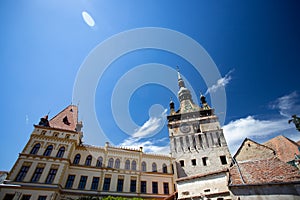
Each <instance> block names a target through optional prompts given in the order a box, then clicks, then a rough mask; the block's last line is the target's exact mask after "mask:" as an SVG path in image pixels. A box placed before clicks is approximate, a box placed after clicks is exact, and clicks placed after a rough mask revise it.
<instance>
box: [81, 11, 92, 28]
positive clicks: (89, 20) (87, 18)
mask: <svg viewBox="0 0 300 200" xmlns="http://www.w3.org/2000/svg"><path fill="white" fill-rule="evenodd" d="M81 14H82V18H83V20H84V21H85V23H86V24H87V25H89V26H90V27H93V26H95V21H94V19H93V18H92V16H91V15H90V14H89V13H87V12H86V11H83V12H82V13H81Z"/></svg>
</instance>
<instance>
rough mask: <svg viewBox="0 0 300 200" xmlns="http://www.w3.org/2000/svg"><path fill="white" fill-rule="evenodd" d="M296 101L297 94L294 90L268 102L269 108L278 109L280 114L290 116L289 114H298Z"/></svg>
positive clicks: (299, 110)
mask: <svg viewBox="0 0 300 200" xmlns="http://www.w3.org/2000/svg"><path fill="white" fill-rule="evenodd" d="M298 103H299V94H298V93H297V92H296V91H294V92H292V93H290V94H288V95H284V96H282V97H279V98H278V99H276V100H275V101H273V102H272V103H270V108H271V109H278V111H279V113H280V115H282V116H284V117H291V115H294V114H300V105H297V104H298Z"/></svg>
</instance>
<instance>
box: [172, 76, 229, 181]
mask: <svg viewBox="0 0 300 200" xmlns="http://www.w3.org/2000/svg"><path fill="white" fill-rule="evenodd" d="M178 85H179V91H178V99H179V102H180V108H179V109H178V110H177V111H176V110H175V106H174V102H173V101H171V102H170V115H169V116H168V129H169V138H170V148H171V155H172V157H173V158H175V168H176V170H175V176H177V177H176V178H179V179H180V178H185V177H186V178H187V177H192V176H198V175H201V174H211V173H215V172H218V171H222V170H226V169H228V167H229V165H230V163H231V155H230V153H229V150H228V147H227V143H226V140H225V137H224V134H223V130H222V128H221V126H220V123H219V121H218V117H217V116H216V115H215V113H214V109H212V108H210V106H209V105H208V103H207V102H206V99H205V97H204V96H203V95H201V97H200V100H201V105H197V104H195V103H194V102H193V100H192V96H191V92H190V91H189V89H187V88H186V87H185V84H184V81H183V79H182V77H181V75H180V73H179V72H178Z"/></svg>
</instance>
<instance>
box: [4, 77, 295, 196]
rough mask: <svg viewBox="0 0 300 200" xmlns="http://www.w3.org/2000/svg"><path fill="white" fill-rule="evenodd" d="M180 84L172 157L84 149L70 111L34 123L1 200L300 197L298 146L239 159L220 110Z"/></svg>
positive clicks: (278, 142)
mask: <svg viewBox="0 0 300 200" xmlns="http://www.w3.org/2000/svg"><path fill="white" fill-rule="evenodd" d="M178 85H179V92H178V99H179V102H180V105H179V106H180V107H179V109H177V111H176V110H175V105H174V102H172V101H171V102H170V114H169V116H167V119H168V130H169V138H170V151H171V155H169V156H167V155H156V154H149V153H144V152H143V149H142V148H141V147H140V148H139V149H128V148H122V147H114V146H111V145H110V144H109V143H106V144H105V146H104V147H97V146H91V145H86V144H83V143H82V137H83V132H82V131H81V129H82V123H81V122H80V121H78V110H77V109H78V108H77V107H76V106H74V105H70V106H68V107H67V108H65V109H64V110H63V111H61V112H60V113H58V114H57V115H56V116H54V117H53V118H52V119H51V120H48V116H45V117H43V118H41V120H40V122H39V123H38V125H34V130H33V132H32V133H31V135H30V138H29V140H28V142H27V144H26V145H25V147H24V149H23V150H22V152H21V153H20V154H19V157H18V159H17V161H16V162H15V164H14V166H13V167H12V169H11V171H10V172H9V173H8V176H7V179H8V180H9V181H6V182H4V184H2V182H3V180H2V179H5V178H6V175H5V174H4V176H3V172H1V173H0V200H60V199H62V200H67V199H68V200H72V199H74V200H75V199H78V198H80V197H100V198H101V197H105V196H109V195H111V196H121V197H127V198H132V197H140V198H143V199H166V200H171V199H193V200H198V199H199V200H200V199H210V200H225V199H227V200H229V199H233V200H238V199H276V198H277V199H300V174H299V169H298V168H297V167H295V166H298V167H299V162H300V159H299V157H300V156H299V149H300V148H299V147H300V146H299V145H298V144H297V143H295V142H293V141H291V140H289V139H287V138H285V137H283V136H279V137H276V138H274V139H272V140H270V141H268V142H266V143H265V144H264V145H261V144H258V143H256V142H254V141H252V140H250V139H245V141H244V142H243V143H242V145H241V147H240V148H239V150H238V151H237V153H236V155H234V157H233V158H232V157H231V154H230V152H229V150H228V146H227V143H226V140H225V137H224V134H223V130H222V128H221V127H220V124H219V121H218V118H217V116H216V115H215V114H214V109H212V108H211V107H210V106H209V105H208V103H207V102H206V99H205V97H204V96H203V95H201V97H200V100H201V105H197V104H195V103H194V102H193V100H192V96H191V93H190V91H189V90H188V89H187V88H186V87H185V84H184V81H183V79H182V78H181V75H180V73H179V72H178ZM295 156H296V157H297V159H294V160H291V159H293V158H294V157H295ZM291 161H293V162H291ZM288 163H289V164H288Z"/></svg>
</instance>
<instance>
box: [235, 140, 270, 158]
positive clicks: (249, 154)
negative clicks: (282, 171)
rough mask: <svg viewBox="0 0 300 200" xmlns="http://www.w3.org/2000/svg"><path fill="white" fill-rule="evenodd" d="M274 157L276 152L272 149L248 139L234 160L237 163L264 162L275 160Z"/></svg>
mask: <svg viewBox="0 0 300 200" xmlns="http://www.w3.org/2000/svg"><path fill="white" fill-rule="evenodd" d="M274 156H275V151H274V150H272V149H271V148H269V147H266V146H264V145H261V144H258V143H256V142H254V141H252V140H250V139H248V138H246V139H245V140H244V142H243V143H242V145H241V147H240V148H239V150H238V151H237V153H236V154H235V155H234V159H235V160H236V161H248V160H263V159H269V158H273V157H274Z"/></svg>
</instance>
